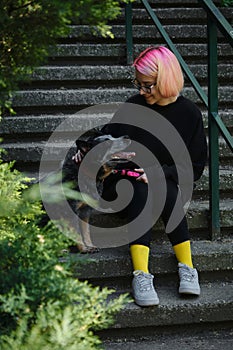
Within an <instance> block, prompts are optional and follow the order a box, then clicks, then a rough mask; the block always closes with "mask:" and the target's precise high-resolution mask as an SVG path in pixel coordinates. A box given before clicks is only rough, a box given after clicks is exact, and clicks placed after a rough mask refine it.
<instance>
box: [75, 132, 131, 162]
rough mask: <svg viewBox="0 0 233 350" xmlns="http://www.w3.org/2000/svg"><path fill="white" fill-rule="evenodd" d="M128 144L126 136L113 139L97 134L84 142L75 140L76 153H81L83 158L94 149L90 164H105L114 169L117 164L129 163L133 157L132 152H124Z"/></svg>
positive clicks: (109, 136) (128, 139)
mask: <svg viewBox="0 0 233 350" xmlns="http://www.w3.org/2000/svg"><path fill="white" fill-rule="evenodd" d="M130 144H131V140H130V138H129V137H128V136H127V135H125V136H120V137H113V136H111V135H103V134H97V135H95V137H92V136H91V137H89V138H88V139H86V140H82V139H79V140H77V141H76V146H77V149H76V152H81V154H82V155H83V156H85V155H86V154H87V153H88V152H89V151H90V150H91V149H94V150H93V151H94V152H92V155H91V158H90V161H91V162H92V161H93V162H95V163H96V162H99V163H101V164H103V163H107V164H108V166H112V167H114V166H115V165H116V164H118V163H119V162H127V161H130V160H131V159H132V158H133V157H134V156H135V153H134V152H127V151H125V149H126V148H127V147H128V146H129V145H130Z"/></svg>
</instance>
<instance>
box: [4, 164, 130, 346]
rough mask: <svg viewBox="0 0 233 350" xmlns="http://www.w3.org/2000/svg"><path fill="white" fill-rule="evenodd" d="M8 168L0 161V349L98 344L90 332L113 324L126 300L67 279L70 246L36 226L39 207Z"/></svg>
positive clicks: (55, 233)
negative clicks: (67, 250) (109, 299)
mask: <svg viewBox="0 0 233 350" xmlns="http://www.w3.org/2000/svg"><path fill="white" fill-rule="evenodd" d="M12 167H13V163H11V164H7V163H3V162H2V161H0V194H1V204H0V271H1V273H0V286H1V290H0V348H1V349H3V350H6V349H7V350H10V349H12V350H13V349H14V350H15V349H17V350H29V349H30V350H31V349H33V350H37V349H38V350H39V349H43V350H50V349H51V350H52V349H53V350H56V349H57V350H58V349H59V350H63V349H64V350H65V349H66V350H73V349H76V350H79V349H80V350H81V349H88V350H89V349H94V348H96V347H97V346H99V345H100V344H101V342H100V340H99V338H98V337H97V336H96V335H95V334H94V333H93V332H94V331H95V330H98V329H103V328H106V327H108V326H109V325H110V324H111V323H112V322H114V315H115V314H116V313H117V312H118V311H119V310H120V309H121V308H122V307H123V305H125V303H126V302H127V301H128V297H127V296H126V295H122V296H120V297H119V298H116V299H112V301H107V299H108V297H109V295H111V294H112V293H113V291H111V290H108V289H106V288H103V289H102V290H101V289H100V288H97V287H96V288H93V287H92V286H91V285H89V284H88V283H87V282H81V281H79V280H78V279H74V278H73V277H72V264H73V263H72V260H71V259H69V258H68V257H69V255H68V254H67V255H66V258H65V259H64V256H63V257H62V259H61V256H62V254H64V253H62V251H63V249H64V248H66V247H67V245H69V244H70V243H71V241H70V239H69V238H67V236H66V235H64V234H62V233H61V232H60V231H59V230H58V229H57V228H56V226H55V225H54V224H52V223H50V224H48V225H47V226H46V227H44V228H40V227H39V226H38V224H37V222H38V219H39V218H40V216H41V214H42V209H41V205H40V202H39V201H37V202H32V201H31V200H30V199H29V198H28V195H26V193H27V191H26V188H27V184H26V183H27V179H24V178H23V176H22V174H21V173H19V172H18V171H16V170H12Z"/></svg>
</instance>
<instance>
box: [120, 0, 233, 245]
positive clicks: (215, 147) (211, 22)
mask: <svg viewBox="0 0 233 350" xmlns="http://www.w3.org/2000/svg"><path fill="white" fill-rule="evenodd" d="M198 1H199V3H200V4H201V6H202V7H203V9H204V10H205V11H206V13H207V40H208V96H207V95H206V93H205V92H204V90H203V89H202V87H201V86H200V84H199V83H198V81H197V80H196V78H195V76H194V75H193V73H192V72H191V70H190V69H189V67H188V65H187V64H186V63H185V61H184V60H183V58H182V56H181V55H180V53H179V51H178V50H177V48H176V46H175V45H174V44H173V42H172V40H171V39H170V37H169V35H168V34H167V32H166V31H165V29H164V28H163V26H162V24H161V22H160V21H159V19H158V17H157V16H156V14H155V12H154V11H153V9H152V8H151V6H150V4H149V3H148V1H147V0H141V3H142V4H143V5H144V7H145V9H146V11H147V13H148V14H149V16H150V18H151V19H152V21H153V22H154V24H155V26H156V28H157V30H158V31H159V33H160V34H161V36H162V37H163V39H164V40H165V42H166V44H167V46H168V47H169V49H170V50H171V51H172V52H173V53H174V54H175V55H176V57H177V59H178V61H179V62H180V65H181V67H182V69H183V71H184V73H185V75H186V76H187V78H188V79H189V81H190V82H191V84H192V86H193V87H194V89H195V91H196V93H197V94H198V96H199V97H200V99H201V100H202V101H203V103H204V105H205V106H206V107H207V109H208V131H209V193H210V202H209V203H210V216H211V218H210V230H211V235H212V239H217V238H218V237H219V235H220V210H219V133H221V135H222V137H223V138H224V140H225V141H226V143H227V145H228V146H229V148H230V150H231V151H232V152H233V137H232V136H231V134H230V133H229V131H228V129H227V128H226V126H225V125H224V123H223V121H222V119H221V117H220V116H219V114H218V69H217V62H218V54H217V29H219V30H220V31H221V33H222V35H223V36H224V37H225V38H226V39H227V41H228V42H229V44H230V45H231V46H233V28H232V27H231V25H230V24H229V22H228V21H227V20H226V19H225V17H224V16H223V15H222V13H221V12H220V11H219V10H218V8H217V7H216V6H215V5H214V3H213V2H212V1H211V0H198ZM125 13H126V42H127V63H128V64H132V63H133V33H132V3H129V4H127V5H126V12H125Z"/></svg>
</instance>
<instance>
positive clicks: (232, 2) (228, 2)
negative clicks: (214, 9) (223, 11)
mask: <svg viewBox="0 0 233 350" xmlns="http://www.w3.org/2000/svg"><path fill="white" fill-rule="evenodd" d="M222 5H223V6H233V0H222Z"/></svg>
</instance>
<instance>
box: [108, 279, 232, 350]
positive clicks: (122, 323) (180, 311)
mask: <svg viewBox="0 0 233 350" xmlns="http://www.w3.org/2000/svg"><path fill="white" fill-rule="evenodd" d="M201 289H202V294H201V296H200V297H198V298H194V297H193V298H190V297H180V296H179V295H178V292H177V285H173V286H158V287H157V292H158V295H159V298H160V304H159V305H158V306H154V307H150V308H141V307H139V306H137V305H135V304H134V303H133V302H132V303H130V304H128V305H127V306H126V307H125V308H124V309H123V310H122V311H120V312H119V313H118V314H117V316H116V319H115V323H114V325H112V326H110V327H109V328H108V330H106V331H105V332H104V337H105V338H108V339H114V337H115V338H116V337H119V338H121V339H122V338H123V339H124V338H127V336H129V334H131V335H133V333H136V334H138V335H140V334H141V336H143V333H144V336H147V331H148V329H149V332H150V333H151V331H152V328H153V330H154V333H159V331H160V329H161V327H164V328H165V327H166V329H167V330H169V327H178V326H180V327H182V328H183V327H184V325H185V326H187V325H190V326H192V327H193V329H194V332H195V329H196V326H197V327H198V326H200V325H201V326H202V329H203V330H204V329H205V328H206V327H207V328H208V327H209V324H210V323H211V324H212V325H213V324H214V323H215V322H216V323H222V325H223V327H224V324H226V322H228V323H230V322H232V313H233V298H232V290H233V284H232V282H222V281H216V282H209V283H202V284H201ZM228 345H229V344H228ZM156 349H157V348H156ZM179 349H180V348H179ZM184 349H187V348H184ZM202 349H203V348H202Z"/></svg>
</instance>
